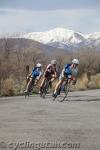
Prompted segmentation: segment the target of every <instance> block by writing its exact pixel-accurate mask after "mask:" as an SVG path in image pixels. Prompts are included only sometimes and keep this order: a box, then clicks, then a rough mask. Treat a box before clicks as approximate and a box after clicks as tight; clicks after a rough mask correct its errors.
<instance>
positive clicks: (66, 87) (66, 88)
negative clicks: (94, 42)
mask: <svg viewBox="0 0 100 150" xmlns="http://www.w3.org/2000/svg"><path fill="white" fill-rule="evenodd" d="M72 80H73V79H72V77H71V76H69V77H68V78H67V79H65V80H64V81H63V84H62V85H61V86H60V87H59V88H58V90H57V95H60V94H61V91H62V88H63V91H64V96H63V99H60V100H59V102H63V101H65V99H66V98H67V96H68V92H69V91H70V86H71V81H72ZM56 98H57V97H56ZM56 98H53V101H54V100H55V99H56Z"/></svg>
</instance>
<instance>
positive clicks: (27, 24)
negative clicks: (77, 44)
mask: <svg viewBox="0 0 100 150" xmlns="http://www.w3.org/2000/svg"><path fill="white" fill-rule="evenodd" d="M57 27H61V28H66V29H71V30H74V31H76V32H77V31H78V32H81V33H83V34H88V33H93V32H100V0H0V34H13V33H27V32H43V31H48V30H51V29H53V28H57Z"/></svg>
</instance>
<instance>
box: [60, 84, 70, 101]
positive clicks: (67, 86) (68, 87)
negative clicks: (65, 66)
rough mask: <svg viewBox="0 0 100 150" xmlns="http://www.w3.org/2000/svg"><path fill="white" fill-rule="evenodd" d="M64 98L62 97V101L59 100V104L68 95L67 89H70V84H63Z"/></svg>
mask: <svg viewBox="0 0 100 150" xmlns="http://www.w3.org/2000/svg"><path fill="white" fill-rule="evenodd" d="M64 88H65V92H64V93H65V96H64V97H63V99H62V100H60V102H63V101H64V100H65V99H66V98H67V95H68V92H69V89H70V83H66V84H65V87H64Z"/></svg>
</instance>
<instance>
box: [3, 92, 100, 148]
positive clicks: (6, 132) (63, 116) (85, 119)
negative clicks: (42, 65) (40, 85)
mask: <svg viewBox="0 0 100 150" xmlns="http://www.w3.org/2000/svg"><path fill="white" fill-rule="evenodd" d="M24 149H25V150H31V149H34V150H44V149H46V150H58V149H59V150H67V149H68V150H69V149H70V150H72V149H73V150H74V149H75V150H76V149H78V150H100V90H90V91H83V92H70V93H69V95H68V101H64V102H62V103H61V102H59V101H57V100H56V101H52V98H51V96H50V95H47V97H46V98H45V99H41V98H40V97H39V96H38V95H36V96H30V97H29V98H27V99H25V97H24V96H19V97H3V98H0V150H24Z"/></svg>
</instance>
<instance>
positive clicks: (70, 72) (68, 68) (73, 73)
mask: <svg viewBox="0 0 100 150" xmlns="http://www.w3.org/2000/svg"><path fill="white" fill-rule="evenodd" d="M78 65H79V60H78V59H73V60H72V63H71V64H66V65H65V67H64V68H63V70H62V73H61V75H60V78H59V81H58V83H57V85H56V87H55V90H54V93H53V94H52V96H53V97H54V98H56V97H57V95H58V93H57V91H58V88H59V87H61V85H62V84H63V82H64V79H66V78H69V76H70V77H72V80H73V81H72V84H73V85H75V84H76V81H77V75H78Z"/></svg>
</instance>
